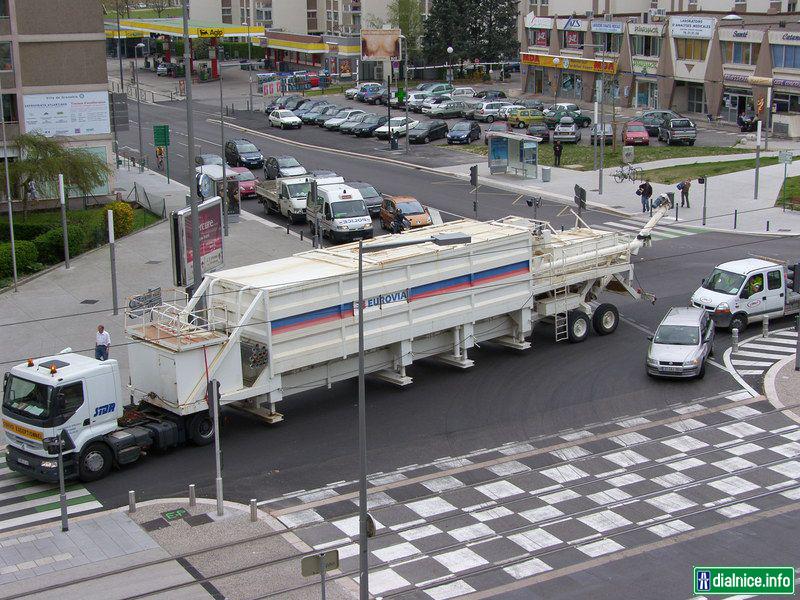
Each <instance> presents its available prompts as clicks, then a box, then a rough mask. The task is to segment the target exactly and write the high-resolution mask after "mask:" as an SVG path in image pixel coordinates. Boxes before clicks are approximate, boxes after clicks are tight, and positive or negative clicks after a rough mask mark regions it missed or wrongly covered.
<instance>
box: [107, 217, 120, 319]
mask: <svg viewBox="0 0 800 600" xmlns="http://www.w3.org/2000/svg"><path fill="white" fill-rule="evenodd" d="M107 214H108V249H109V253H110V257H111V300H112V302H113V306H114V315H115V316H116V315H118V314H119V307H118V306H117V257H116V254H115V252H114V211H112V210H109V211H107Z"/></svg>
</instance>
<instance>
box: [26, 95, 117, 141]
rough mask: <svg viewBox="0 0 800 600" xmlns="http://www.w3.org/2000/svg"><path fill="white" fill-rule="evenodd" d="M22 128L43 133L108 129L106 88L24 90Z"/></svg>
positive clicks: (73, 133)
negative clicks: (98, 90) (27, 91)
mask: <svg viewBox="0 0 800 600" xmlns="http://www.w3.org/2000/svg"><path fill="white" fill-rule="evenodd" d="M22 102H23V105H24V107H25V130H26V131H27V132H28V133H40V134H42V135H43V136H45V137H55V136H66V137H72V136H76V135H98V134H108V133H111V112H110V109H109V105H108V92H107V91H101V92H64V93H60V94H25V95H24V96H23V97H22Z"/></svg>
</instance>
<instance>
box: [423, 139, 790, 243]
mask: <svg viewBox="0 0 800 600" xmlns="http://www.w3.org/2000/svg"><path fill="white" fill-rule="evenodd" d="M769 155H775V153H774V152H769V153H763V154H762V156H769ZM753 156H755V155H749V154H736V155H727V156H711V157H696V158H677V159H670V160H659V161H653V162H649V163H640V164H637V165H636V166H637V167H640V168H642V169H643V170H650V169H658V168H662V167H669V166H675V165H682V164H694V163H699V162H716V161H726V160H737V159H741V158H750V157H753ZM476 162H477V163H478V174H479V177H480V181H482V182H484V183H486V184H488V185H492V186H495V187H498V188H502V189H505V190H508V191H511V192H514V193H518V194H524V195H526V196H529V195H535V196H538V195H542V196H545V197H547V198H550V199H554V200H556V201H561V202H563V203H564V204H567V205H570V206H574V200H573V198H574V188H575V185H580V186H581V187H583V188H585V189H586V199H587V204H588V206H589V207H591V208H599V209H604V210H607V211H608V212H611V213H616V214H618V215H619V216H624V217H630V216H637V215H641V213H642V204H641V200H640V199H639V196H637V195H636V188H637V184H633V183H631V182H629V181H625V182H622V183H616V182H615V181H614V180H613V178H612V173H613V172H614V171H615V170H616V167H613V168H609V169H605V170H604V172H603V194H602V195H600V193H599V191H598V172H597V171H575V170H573V169H564V168H557V167H552V170H551V173H552V179H551V181H550V182H548V183H543V182H542V181H541V180H540V179H533V180H523V179H521V178H519V177H517V176H515V175H505V174H498V175H492V174H491V173H490V172H489V166H488V164H487V161H486V159H485V158H482V157H476ZM469 168H470V166H469V165H456V166H452V167H443V168H441V169H438V170H439V171H440V172H442V173H450V174H454V175H456V176H458V177H459V178H461V179H465V180H469ZM540 172H541V168H540ZM788 175H789V176H790V177H791V176H795V175H800V162H794V163H792V164H791V165H789V170H788ZM782 184H783V165H781V164H776V165H772V166H769V167H762V168H761V169H760V172H759V194H758V196H759V197H758V199H757V200H756V199H754V198H753V192H754V189H755V169H750V170H747V171H739V172H737V173H729V174H727V175H718V176H714V177H710V178H709V179H708V197H707V206H706V227H708V228H709V229H712V230H722V231H734V210H737V211H738V214H737V215H736V229H735V231H736V232H738V233H764V232H766V230H767V222H769V225H770V228H769V231H770V232H772V233H780V234H787V233H792V234H800V213H798V212H792V211H786V212H784V211H783V210H782V209H781V208H775V200H776V199H777V198H778V195H779V193H780V189H781V186H782ZM663 192H675V197H676V199H677V200H678V203H679V200H680V192H679V191H678V190H677V189H676V187H675V185H665V184H655V183H654V184H653V193H654V197H657V196H658V195H659V194H661V193H663ZM690 202H691V208H688V209H687V208H679V209H678V222H679V223H683V224H688V225H691V226H693V227H694V226H700V225H701V223H702V213H703V186H701V185H699V184H698V183H697V181H696V180H695V181H694V183H693V185H692V188H691V196H690ZM662 222H663V223H667V224H669V223H674V222H675V212H674V211H673V212H672V213H670V215H669V216H667V217H665V218H664V219H663V220H662Z"/></svg>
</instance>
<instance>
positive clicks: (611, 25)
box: [592, 21, 623, 33]
mask: <svg viewBox="0 0 800 600" xmlns="http://www.w3.org/2000/svg"><path fill="white" fill-rule="evenodd" d="M622 26H623V23H622V21H592V31H593V32H594V33H622Z"/></svg>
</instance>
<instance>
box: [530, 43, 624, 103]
mask: <svg viewBox="0 0 800 600" xmlns="http://www.w3.org/2000/svg"><path fill="white" fill-rule="evenodd" d="M520 62H521V64H522V65H524V66H525V67H527V73H528V77H527V79H526V89H527V87H528V86H530V85H533V84H532V83H531V80H533V81H535V80H536V77H537V75H536V72H537V70H539V71H540V72H541V76H540V77H541V84H542V89H543V92H547V91H549V90H547V89H545V83H544V82H545V80H546V77H547V74H548V73H547V71H548V70H555V71H556V72H557V74H558V84H557V87H556V92H555V94H554V96H555V97H557V98H563V99H569V100H580V99H581V98H582V96H581V94H582V92H583V90H584V87H585V85H586V83H585V80H584V76H585V75H586V74H587V73H605V74H606V75H607V76H609V75H611V76H613V75H616V73H617V63H616V61H614V60H611V59H609V60H605V61H603V60H595V59H592V58H575V57H572V56H563V55H560V56H553V55H550V54H537V53H534V52H523V53H522V54H521V56H520ZM609 89H610V90H611V89H616V90H617V91H616V93H617V94H618V93H619V88H618V87H617V88H613V86H612V87H610V88H609ZM612 93H613V92H612Z"/></svg>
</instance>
